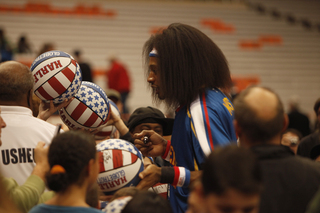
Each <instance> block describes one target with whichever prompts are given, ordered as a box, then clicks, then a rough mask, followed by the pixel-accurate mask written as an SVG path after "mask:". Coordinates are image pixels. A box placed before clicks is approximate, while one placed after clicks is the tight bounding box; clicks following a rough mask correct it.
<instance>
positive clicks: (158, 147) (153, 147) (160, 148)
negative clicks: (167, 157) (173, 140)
mask: <svg viewBox="0 0 320 213" xmlns="http://www.w3.org/2000/svg"><path fill="white" fill-rule="evenodd" d="M144 136H147V137H148V142H147V143H146V144H145V143H144V142H143V138H144ZM133 138H134V139H135V140H134V145H135V146H136V147H137V148H138V149H139V150H140V152H141V153H142V154H143V155H144V156H148V157H157V156H162V155H163V154H164V153H165V151H166V147H167V140H165V139H164V138H163V137H162V136H161V135H159V134H158V133H156V132H155V131H153V130H143V131H142V132H140V133H136V134H134V135H133Z"/></svg>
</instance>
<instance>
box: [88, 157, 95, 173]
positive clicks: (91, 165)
mask: <svg viewBox="0 0 320 213" xmlns="http://www.w3.org/2000/svg"><path fill="white" fill-rule="evenodd" d="M94 164H95V160H94V159H90V161H89V163H88V166H87V175H88V176H90V175H91V174H92V173H93V172H94V171H93V169H94Z"/></svg>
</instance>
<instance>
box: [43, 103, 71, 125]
mask: <svg viewBox="0 0 320 213" xmlns="http://www.w3.org/2000/svg"><path fill="white" fill-rule="evenodd" d="M72 100H73V98H71V99H69V100H67V99H66V100H64V101H63V102H62V103H61V104H58V105H54V104H53V101H52V100H51V101H50V103H46V102H45V101H41V102H40V105H39V114H38V116H37V118H39V119H41V120H44V121H46V120H47V119H48V118H49V117H50V116H51V115H52V114H53V113H55V112H56V111H57V110H60V109H62V108H63V107H66V106H68V104H70V102H71V101H72Z"/></svg>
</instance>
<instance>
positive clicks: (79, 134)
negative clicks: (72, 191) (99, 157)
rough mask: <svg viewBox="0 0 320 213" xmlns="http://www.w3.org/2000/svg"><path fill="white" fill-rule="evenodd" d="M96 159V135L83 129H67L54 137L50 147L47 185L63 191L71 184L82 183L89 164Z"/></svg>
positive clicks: (57, 190) (56, 190) (54, 189)
mask: <svg viewBox="0 0 320 213" xmlns="http://www.w3.org/2000/svg"><path fill="white" fill-rule="evenodd" d="M91 159H94V160H96V147H95V140H94V137H93V136H92V135H91V134H89V133H86V132H83V131H75V130H71V131H67V132H64V133H62V134H59V135H57V136H56V137H54V138H53V140H52V143H51V145H50V148H49V153H48V161H49V165H50V169H51V170H50V171H49V172H48V173H47V175H46V178H47V185H48V187H49V189H51V190H53V191H55V192H63V191H65V190H66V189H67V188H68V187H69V186H70V185H73V184H76V185H79V186H80V185H81V184H82V183H83V181H84V179H85V177H86V175H87V172H88V171H87V165H88V163H89V161H90V160H91Z"/></svg>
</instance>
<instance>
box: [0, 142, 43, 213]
mask: <svg viewBox="0 0 320 213" xmlns="http://www.w3.org/2000/svg"><path fill="white" fill-rule="evenodd" d="M44 145H45V143H43V142H39V143H38V144H37V146H36V148H35V150H34V160H35V162H36V166H35V167H34V169H33V171H32V173H31V175H30V176H29V178H28V179H27V180H26V182H25V183H24V184H23V185H21V186H19V185H18V184H17V182H16V181H15V180H14V179H12V178H3V183H4V186H5V187H6V190H7V192H8V193H9V196H10V198H11V199H12V200H13V202H14V203H15V204H16V205H17V207H18V208H19V209H20V210H21V211H23V212H28V211H29V210H30V209H31V208H32V207H33V206H35V205H37V204H38V202H39V199H40V196H41V195H42V193H43V192H44V190H45V173H46V172H47V171H49V163H48V147H47V148H44Z"/></svg>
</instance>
